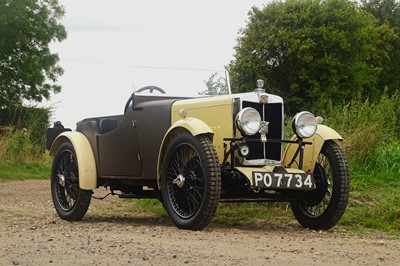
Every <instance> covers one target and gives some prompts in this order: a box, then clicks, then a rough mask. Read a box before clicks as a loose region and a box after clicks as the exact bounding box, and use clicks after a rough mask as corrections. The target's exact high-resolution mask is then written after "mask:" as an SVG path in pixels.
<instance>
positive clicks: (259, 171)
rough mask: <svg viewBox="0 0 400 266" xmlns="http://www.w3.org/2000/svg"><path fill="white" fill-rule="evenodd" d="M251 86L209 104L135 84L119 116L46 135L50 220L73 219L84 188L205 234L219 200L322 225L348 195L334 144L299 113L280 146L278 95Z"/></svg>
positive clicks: (317, 122) (318, 122)
mask: <svg viewBox="0 0 400 266" xmlns="http://www.w3.org/2000/svg"><path fill="white" fill-rule="evenodd" d="M256 83H257V85H256V88H255V89H254V91H253V90H252V92H248V93H241V94H229V93H228V94H226V95H218V96H213V97H210V96H201V97H199V96H197V97H183V96H167V95H166V94H165V91H164V90H163V89H161V88H160V87H158V86H145V87H143V88H141V89H139V90H137V91H136V92H135V93H133V94H132V95H131V96H130V97H129V99H128V101H127V102H126V105H125V108H124V113H123V114H121V115H114V116H106V117H94V118H87V119H84V120H82V121H80V122H78V123H77V126H76V130H75V131H71V130H70V129H64V128H62V127H54V128H50V129H49V130H48V134H47V141H48V148H49V150H50V155H51V156H54V160H53V165H52V172H51V193H52V199H53V203H54V206H55V209H56V211H57V213H58V215H59V216H60V217H61V219H64V220H69V221H76V220H80V219H82V218H83V216H84V215H85V214H86V212H87V210H88V207H89V204H90V201H91V198H92V194H93V190H94V189H97V188H99V187H106V188H107V189H109V190H110V192H112V194H116V195H119V197H120V198H154V199H159V200H160V201H161V202H162V204H163V206H164V208H165V210H166V212H167V213H168V215H169V217H170V219H171V220H172V222H173V223H174V224H175V225H176V226H177V227H178V228H182V229H190V230H201V229H203V228H205V227H206V226H207V225H208V224H209V223H210V221H211V220H212V218H213V216H214V214H215V212H216V210H217V207H218V204H219V203H220V202H248V201H259V202H266V201H281V202H289V203H290V206H291V209H292V211H293V213H294V216H295V217H296V219H297V221H298V222H299V223H300V224H301V225H302V226H304V227H306V228H310V229H314V230H327V229H330V228H332V227H333V226H334V225H336V223H337V222H338V221H339V220H340V218H341V217H342V215H343V213H344V211H345V209H346V206H347V203H348V198H349V171H348V165H347V162H346V159H345V157H344V155H343V153H342V151H341V149H340V147H339V145H338V144H339V142H340V141H341V140H342V137H341V136H340V135H339V134H338V133H337V132H336V131H334V130H333V129H331V128H329V127H327V126H325V125H323V124H322V120H323V119H322V118H321V117H317V118H316V117H315V116H314V115H313V114H312V113H310V112H307V111H304V112H300V113H298V114H296V115H295V116H294V118H293V120H292V129H293V132H294V134H293V137H292V138H291V139H290V140H289V139H288V140H285V139H284V106H283V100H282V98H281V97H279V96H276V95H272V94H269V93H267V92H265V90H264V89H263V82H262V80H258V81H257V82H256ZM146 90H147V91H148V92H153V93H147V94H146V93H144V91H146ZM156 91H159V92H161V93H155V92H156Z"/></svg>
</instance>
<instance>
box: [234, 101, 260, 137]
mask: <svg viewBox="0 0 400 266" xmlns="http://www.w3.org/2000/svg"><path fill="white" fill-rule="evenodd" d="M235 121H236V127H237V128H238V129H239V131H240V132H241V133H242V134H244V135H247V136H253V135H255V134H257V133H258V132H259V130H260V127H261V116H260V114H259V113H258V112H257V110H256V109H254V108H252V107H246V108H243V109H242V110H240V112H239V113H238V114H237V115H236V119H235Z"/></svg>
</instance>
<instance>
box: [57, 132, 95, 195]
mask: <svg viewBox="0 0 400 266" xmlns="http://www.w3.org/2000/svg"><path fill="white" fill-rule="evenodd" d="M64 141H70V142H71V143H72V146H73V147H74V149H75V153H76V160H77V161H78V164H79V165H78V169H79V187H80V188H81V189H85V190H92V189H95V188H97V172H96V161H95V159H94V155H93V151H92V148H91V147H90V144H89V141H88V140H87V138H86V137H85V135H83V134H82V133H80V132H76V131H67V132H63V133H61V134H60V135H59V136H58V137H57V138H56V139H55V141H54V142H53V144H52V146H51V148H50V155H51V156H55V154H56V152H57V150H58V147H59V146H60V145H61V144H62V143H63V142H64Z"/></svg>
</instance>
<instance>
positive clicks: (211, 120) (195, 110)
mask: <svg viewBox="0 0 400 266" xmlns="http://www.w3.org/2000/svg"><path fill="white" fill-rule="evenodd" d="M232 98H233V97H232V95H226V96H220V97H217V98H213V97H210V98H199V99H189V100H183V101H177V102H175V103H174V104H173V106H172V111H171V123H172V126H171V127H170V128H169V129H168V131H167V133H166V134H165V136H164V139H163V141H162V143H161V146H160V151H159V153H158V169H157V179H158V185H159V187H160V175H161V167H162V161H163V157H162V155H163V154H164V152H165V150H166V148H167V147H166V146H167V144H166V143H167V142H168V141H169V140H170V138H171V136H172V137H173V132H175V130H176V129H186V130H187V131H189V132H190V133H191V134H192V135H193V136H197V135H201V134H212V135H213V138H212V139H213V144H214V147H215V149H216V151H217V154H218V158H219V160H220V163H222V160H223V158H224V145H223V138H226V137H232V134H233V133H232V132H233V125H232ZM210 105H212V106H211V107H210ZM183 110H185V111H184V112H183ZM183 114H185V115H183ZM216 114H224V115H225V114H226V119H222V120H221V116H218V115H216ZM204 121H207V123H205V122H204Z"/></svg>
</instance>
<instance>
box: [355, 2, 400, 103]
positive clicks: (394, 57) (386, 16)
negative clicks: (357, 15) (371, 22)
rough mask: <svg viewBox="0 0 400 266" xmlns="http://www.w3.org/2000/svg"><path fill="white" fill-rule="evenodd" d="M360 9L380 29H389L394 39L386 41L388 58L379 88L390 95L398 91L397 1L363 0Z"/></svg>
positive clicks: (399, 13)
mask: <svg viewBox="0 0 400 266" xmlns="http://www.w3.org/2000/svg"><path fill="white" fill-rule="evenodd" d="M361 8H362V9H363V10H365V11H366V12H368V13H370V14H372V15H373V16H374V17H375V18H376V19H377V20H378V22H379V25H380V26H381V27H390V28H391V29H392V30H393V31H394V34H395V36H394V38H392V39H389V40H387V42H386V43H385V45H386V46H389V48H391V49H389V57H388V58H387V60H385V62H384V63H383V64H382V72H381V76H380V78H379V84H378V86H379V88H381V90H382V89H386V90H387V92H388V93H389V94H391V95H393V94H394V93H395V91H397V90H400V67H399V66H400V3H399V1H398V0H363V1H362V4H361Z"/></svg>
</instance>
